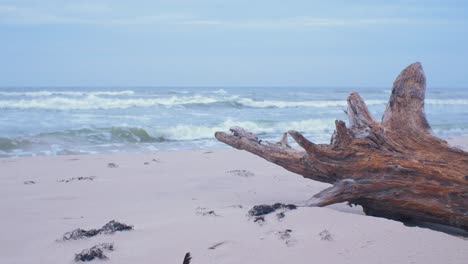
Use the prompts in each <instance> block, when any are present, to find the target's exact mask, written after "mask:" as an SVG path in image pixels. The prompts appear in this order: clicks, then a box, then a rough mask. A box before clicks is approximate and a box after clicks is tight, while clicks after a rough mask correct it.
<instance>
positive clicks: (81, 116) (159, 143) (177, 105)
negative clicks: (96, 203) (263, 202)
mask: <svg viewBox="0 0 468 264" xmlns="http://www.w3.org/2000/svg"><path fill="white" fill-rule="evenodd" d="M353 91H356V92H358V93H359V94H360V95H361V96H362V97H363V98H364V100H365V101H366V103H367V105H368V107H369V109H370V111H371V112H372V114H373V115H374V117H375V118H376V119H377V120H380V118H381V116H382V113H383V111H384V110H385V106H386V103H387V101H388V98H389V96H390V91H391V89H390V87H388V88H352V87H351V88H332V87H167V88H165V87H99V88H92V87H86V88H83V87H53V88H49V87H37V88H25V87H21V88H12V87H5V88H0V157H13V156H37V155H67V154H94V153H136V152H157V151H177V150H206V149H221V148H228V146H227V145H225V144H223V143H221V142H218V141H217V140H216V139H215V138H214V133H215V132H216V131H228V129H229V128H230V127H231V126H241V127H244V128H246V129H248V130H250V131H252V132H255V133H256V134H257V135H258V136H259V137H260V138H262V139H264V140H270V141H278V140H279V139H280V138H281V134H282V133H283V132H285V131H287V130H291V129H293V130H297V131H300V132H302V133H304V134H305V136H306V137H307V138H309V139H310V140H311V141H313V142H316V143H329V142H330V137H331V134H332V133H333V131H334V121H335V120H336V119H339V120H344V121H346V116H345V114H344V110H345V109H346V98H347V96H348V95H349V93H351V92H353ZM425 109H426V116H427V118H428V120H429V123H430V125H431V126H432V129H433V131H434V133H435V134H436V135H438V136H439V137H442V138H447V137H450V136H463V135H468V88H465V89H463V88H431V87H429V88H428V89H427V93H426V101H425Z"/></svg>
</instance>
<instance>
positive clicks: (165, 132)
mask: <svg viewBox="0 0 468 264" xmlns="http://www.w3.org/2000/svg"><path fill="white" fill-rule="evenodd" d="M333 124H334V119H307V120H299V121H289V122H272V121H270V122H269V121H257V122H254V121H235V120H230V119H228V120H225V121H224V122H222V123H220V124H217V125H213V126H197V125H177V126H173V127H169V128H161V129H156V131H155V133H156V135H157V136H158V137H162V138H165V139H168V140H198V139H208V138H213V136H214V133H215V132H216V131H228V130H229V128H231V127H233V126H240V127H243V128H245V129H247V130H250V131H252V132H255V133H258V134H273V133H275V134H276V133H278V134H279V133H282V132H285V131H287V130H297V131H323V130H327V129H331V128H333Z"/></svg>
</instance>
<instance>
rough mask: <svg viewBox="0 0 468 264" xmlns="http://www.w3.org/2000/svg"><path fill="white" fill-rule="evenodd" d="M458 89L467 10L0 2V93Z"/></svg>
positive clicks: (242, 1) (427, 3)
mask: <svg viewBox="0 0 468 264" xmlns="http://www.w3.org/2000/svg"><path fill="white" fill-rule="evenodd" d="M415 61H420V62H421V63H422V64H423V67H424V69H425V71H426V75H427V77H428V85H429V86H435V87H467V88H468V1H433V0H421V1H415V0H414V1H376V0H374V1H349V0H343V1H312V0H302V1H284V0H282V1H276V0H261V1H254V0H233V1H231V0H197V1H195V0H193V1H189V0H186V1H182V0H165V1H157V0H151V1H149V0H148V1H135V0H134V1H130V0H112V1H111V0H109V1H100V0H93V1H91V0H89V1H66V0H14V1H9V0H0V86H2V87H7V86H319V87H320V86H321V87H323V86H326V87H335V86H340V87H341V86H343V87H389V86H391V83H392V82H393V80H394V78H395V77H396V75H397V74H398V73H399V71H400V70H401V69H402V68H404V67H405V66H406V65H408V64H410V63H412V62H415Z"/></svg>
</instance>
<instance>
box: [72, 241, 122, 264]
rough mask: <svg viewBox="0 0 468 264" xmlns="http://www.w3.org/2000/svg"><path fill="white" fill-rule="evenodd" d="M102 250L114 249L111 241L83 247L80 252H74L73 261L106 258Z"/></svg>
mask: <svg viewBox="0 0 468 264" xmlns="http://www.w3.org/2000/svg"><path fill="white" fill-rule="evenodd" d="M104 251H114V244H113V243H102V244H99V245H96V246H93V247H92V248H88V249H84V250H83V251H81V253H78V254H75V261H76V262H80V261H92V260H94V259H107V256H106V255H104Z"/></svg>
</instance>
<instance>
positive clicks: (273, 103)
mask: <svg viewBox="0 0 468 264" xmlns="http://www.w3.org/2000/svg"><path fill="white" fill-rule="evenodd" d="M386 103H387V101H386V100H376V99H371V100H367V101H366V104H367V105H370V106H372V105H385V104H386ZM191 104H197V105H207V106H209V105H212V104H221V105H220V106H225V107H242V106H244V107H252V108H294V107H346V106H347V103H346V100H311V101H280V100H253V99H251V98H246V97H239V96H202V95H194V96H171V97H152V98H135V97H134V98H107V97H99V96H97V95H94V94H91V95H87V96H86V97H84V98H67V97H59V96H54V97H45V98H42V97H39V98H32V99H16V100H0V108H12V109H14V108H17V109H30V108H37V109H50V110H72V109H78V110H79V109H83V110H86V109H117V108H121V109H124V108H131V107H152V106H168V107H171V106H178V105H191ZM426 104H428V105H468V100H467V99H427V100H426Z"/></svg>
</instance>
